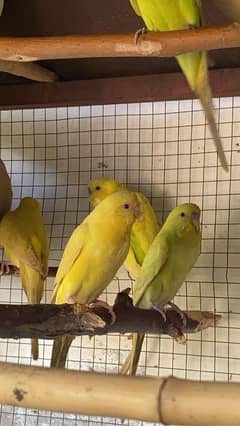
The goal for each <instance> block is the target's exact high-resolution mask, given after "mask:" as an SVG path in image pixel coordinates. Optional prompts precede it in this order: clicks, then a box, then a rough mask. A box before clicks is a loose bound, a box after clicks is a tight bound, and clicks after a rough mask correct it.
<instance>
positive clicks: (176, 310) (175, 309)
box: [168, 302, 187, 327]
mask: <svg viewBox="0 0 240 426" xmlns="http://www.w3.org/2000/svg"><path fill="white" fill-rule="evenodd" d="M168 305H169V306H170V307H171V309H173V310H174V311H175V312H177V314H178V315H179V316H180V317H181V320H182V323H183V326H184V327H186V325H187V317H186V314H185V313H184V312H183V311H182V310H181V309H180V308H179V307H178V306H177V305H175V303H172V302H168Z"/></svg>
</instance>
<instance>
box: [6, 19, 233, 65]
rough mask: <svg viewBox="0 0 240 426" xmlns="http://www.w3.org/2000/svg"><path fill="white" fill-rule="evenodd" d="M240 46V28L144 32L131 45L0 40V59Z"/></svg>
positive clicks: (130, 38)
mask: <svg viewBox="0 0 240 426" xmlns="http://www.w3.org/2000/svg"><path fill="white" fill-rule="evenodd" d="M239 46H240V24H238V23H234V24H231V25H223V26H215V27H202V28H195V29H191V30H189V29H188V30H178V31H166V32H159V33H156V32H147V33H146V34H143V36H142V37H140V39H139V42H138V43H137V44H136V43H135V42H134V34H104V35H67V36H51V37H1V38H0V59H4V60H8V61H19V62H32V61H37V60H43V59H69V58H97V57H120V56H123V57H126V56H132V57H134V56H160V57H171V56H176V55H179V54H180V53H186V52H189V51H193V50H212V49H224V48H231V47H239Z"/></svg>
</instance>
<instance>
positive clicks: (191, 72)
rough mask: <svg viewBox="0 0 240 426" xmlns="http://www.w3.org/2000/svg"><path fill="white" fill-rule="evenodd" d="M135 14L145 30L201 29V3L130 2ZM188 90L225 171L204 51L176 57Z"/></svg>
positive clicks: (188, 0)
mask: <svg viewBox="0 0 240 426" xmlns="http://www.w3.org/2000/svg"><path fill="white" fill-rule="evenodd" d="M130 3H131V5H132V7H133V9H134V11H135V13H136V14H137V15H139V16H141V17H142V19H143V21H144V23H145V25H146V27H147V30H149V31H172V30H182V29H187V28H189V29H190V28H192V27H200V26H201V0H130ZM176 59H177V61H178V64H179V66H180V68H181V69H182V71H183V73H184V75H185V77H186V79H187V81H188V83H189V85H190V87H191V89H192V90H193V92H194V93H195V94H196V96H197V97H198V98H199V100H200V102H201V104H202V107H203V109H204V111H205V114H206V117H207V120H208V123H209V126H210V130H211V133H212V137H213V140H214V143H215V146H216V149H217V153H218V156H219V160H220V163H221V165H222V167H223V168H224V170H226V171H228V165H227V160H226V157H225V153H224V151H223V147H222V142H221V139H220V136H219V134H218V129H217V125H216V121H215V118H214V113H213V104H212V94H211V89H210V86H209V81H208V63H207V54H206V52H204V51H200V52H199V51H198V52H190V53H184V54H182V55H178V56H177V57H176Z"/></svg>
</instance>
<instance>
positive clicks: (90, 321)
mask: <svg viewBox="0 0 240 426" xmlns="http://www.w3.org/2000/svg"><path fill="white" fill-rule="evenodd" d="M128 293H129V289H127V290H125V291H123V292H121V293H119V294H118V296H117V298H116V301H115V304H114V306H113V310H114V312H115V314H116V321H115V322H114V323H113V324H111V320H112V318H111V315H110V313H109V311H108V310H107V309H106V308H105V307H103V306H99V305H98V304H91V305H90V306H84V305H77V304H76V305H69V304H64V305H49V304H46V305H44V304H41V305H0V337H1V338H30V337H38V338H42V339H52V338H54V337H56V336H60V335H67V334H68V335H74V336H79V335H102V334H107V333H131V332H144V333H151V334H158V335H159V334H168V335H170V336H172V337H174V338H175V339H176V340H179V341H181V339H182V338H183V333H196V332H198V331H200V330H203V329H204V328H207V327H212V326H215V325H216V323H217V322H218V321H219V319H220V318H221V317H220V316H219V315H215V314H212V313H210V312H200V311H186V312H185V313H186V316H187V324H186V326H183V324H182V320H181V318H180V316H179V314H178V313H177V312H176V311H174V310H173V309H169V310H168V311H167V321H166V322H164V320H163V318H162V316H161V315H160V314H159V313H158V312H157V311H154V310H143V309H139V308H135V307H134V306H133V305H132V299H131V298H130V297H129V296H128Z"/></svg>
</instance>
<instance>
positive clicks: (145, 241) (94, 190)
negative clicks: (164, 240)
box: [88, 177, 160, 278]
mask: <svg viewBox="0 0 240 426" xmlns="http://www.w3.org/2000/svg"><path fill="white" fill-rule="evenodd" d="M88 189H89V192H90V194H91V198H90V201H91V204H92V206H93V207H96V205H98V204H99V203H100V202H101V201H102V200H104V199H105V198H106V197H107V196H108V195H110V194H112V193H113V192H118V191H124V190H126V187H125V186H124V185H123V184H122V183H120V182H118V181H117V180H115V179H112V178H106V177H102V178H96V179H93V180H91V181H90V182H89V183H88ZM134 194H135V195H136V197H137V200H138V202H139V205H140V210H141V214H140V215H139V217H138V218H137V219H136V221H135V222H134V224H133V226H132V231H131V240H130V248H129V252H128V255H127V257H126V259H125V262H124V266H125V268H126V269H127V271H128V272H129V273H130V275H131V276H132V277H134V278H137V276H138V274H139V270H140V266H141V265H142V263H143V259H144V256H145V254H146V252H147V250H148V248H149V246H150V245H151V243H152V242H153V240H154V238H155V237H156V235H157V233H158V231H159V229H160V226H159V224H158V221H157V217H156V214H155V212H154V210H153V208H152V206H151V204H150V202H149V201H148V199H147V197H145V195H144V194H143V193H142V192H134Z"/></svg>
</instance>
